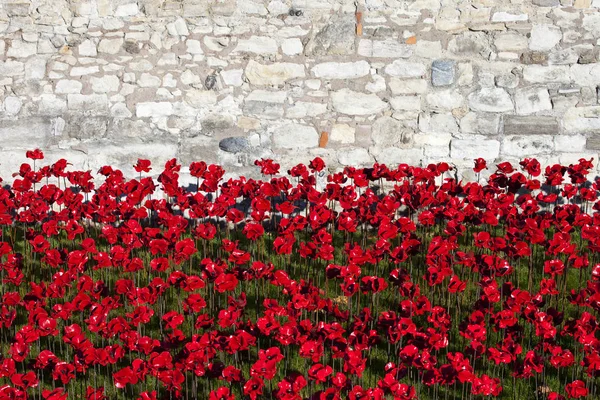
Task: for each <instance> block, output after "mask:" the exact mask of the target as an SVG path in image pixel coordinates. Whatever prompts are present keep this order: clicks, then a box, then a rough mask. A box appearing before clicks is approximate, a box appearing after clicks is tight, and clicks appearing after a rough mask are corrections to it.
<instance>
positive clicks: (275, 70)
mask: <svg viewBox="0 0 600 400" xmlns="http://www.w3.org/2000/svg"><path fill="white" fill-rule="evenodd" d="M245 75H246V78H248V80H249V81H250V83H251V84H253V85H273V86H278V85H283V84H284V83H285V82H286V81H288V80H290V79H295V78H303V77H305V76H306V73H305V71H304V66H303V65H302V64H292V63H275V64H266V65H264V64H259V63H257V62H255V61H254V60H250V61H249V62H248V65H247V66H246V70H245Z"/></svg>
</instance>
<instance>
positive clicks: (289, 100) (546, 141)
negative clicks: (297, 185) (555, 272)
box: [0, 0, 600, 179]
mask: <svg viewBox="0 0 600 400" xmlns="http://www.w3.org/2000/svg"><path fill="white" fill-rule="evenodd" d="M0 36H1V40H0V82H1V84H0V140H1V142H0V143H1V144H0V146H1V148H2V152H1V153H0V175H1V176H3V177H4V178H5V179H6V178H7V177H8V172H13V171H15V170H17V169H18V166H19V165H20V163H21V162H22V161H23V160H24V154H23V153H24V152H23V149H28V148H34V147H40V148H42V149H44V150H45V152H46V154H48V156H49V158H50V159H52V160H55V159H57V158H61V157H64V158H67V159H69V160H70V161H72V162H73V164H75V166H76V167H78V168H89V169H97V168H98V167H99V166H101V165H104V164H111V165H116V166H119V167H122V168H125V170H126V171H129V172H131V171H132V169H131V164H132V163H133V162H134V161H135V160H136V159H137V157H144V158H150V159H151V160H153V161H154V162H155V164H161V163H164V161H166V160H167V159H169V158H172V157H177V158H178V159H179V160H181V161H182V162H183V163H184V164H185V163H189V162H191V161H194V160H200V159H203V160H205V161H207V162H213V163H220V164H223V165H224V166H225V167H226V168H227V169H228V170H230V171H231V172H232V173H236V174H248V171H251V170H254V171H255V170H256V168H255V167H253V166H252V162H253V160H254V159H256V158H260V157H269V158H274V159H276V160H278V161H280V162H281V163H282V165H283V167H284V168H286V167H288V166H290V165H292V164H295V163H296V162H306V161H308V160H309V159H310V158H311V157H314V156H317V155H318V156H321V157H323V158H324V159H325V160H326V161H327V162H328V163H329V164H330V166H331V167H332V168H336V167H341V166H344V165H357V166H358V165H365V164H371V163H373V162H375V161H377V162H383V163H388V164H397V163H401V162H407V163H411V164H424V165H426V164H427V163H429V162H431V161H441V160H443V161H451V162H453V163H454V164H456V165H457V166H465V165H466V166H469V167H470V166H471V165H472V159H473V158H476V157H484V158H486V159H488V160H494V159H496V160H499V159H502V160H517V159H519V158H521V157H525V156H535V157H538V159H540V160H541V161H543V162H563V163H569V162H572V161H575V160H577V159H579V158H580V157H587V158H589V157H594V158H595V160H598V152H599V151H600V118H599V117H600V105H599V104H598V102H599V88H598V86H599V85H600V58H599V55H598V53H599V44H600V0H560V1H559V0H511V1H508V0H358V1H354V0H272V1H269V0H238V1H236V0H139V1H137V2H136V1H135V0H0ZM160 166H162V165H160ZM156 169H158V167H156V168H155V170H156Z"/></svg>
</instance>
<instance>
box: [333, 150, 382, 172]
mask: <svg viewBox="0 0 600 400" xmlns="http://www.w3.org/2000/svg"><path fill="white" fill-rule="evenodd" d="M338 161H339V163H340V164H342V165H349V166H353V167H354V166H356V167H364V166H372V165H373V162H374V159H373V157H372V156H371V155H370V154H369V152H368V151H367V149H363V148H356V149H342V150H340V151H339V152H338Z"/></svg>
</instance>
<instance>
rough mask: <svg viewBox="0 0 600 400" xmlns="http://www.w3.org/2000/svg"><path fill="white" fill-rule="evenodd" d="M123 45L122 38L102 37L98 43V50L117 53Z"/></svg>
mask: <svg viewBox="0 0 600 400" xmlns="http://www.w3.org/2000/svg"><path fill="white" fill-rule="evenodd" d="M122 46H123V39H102V40H101V41H100V43H98V52H99V53H107V54H117V53H118V52H119V51H120V50H121V47H122Z"/></svg>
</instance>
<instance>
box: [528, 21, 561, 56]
mask: <svg viewBox="0 0 600 400" xmlns="http://www.w3.org/2000/svg"><path fill="white" fill-rule="evenodd" d="M561 39H562V32H561V31H560V28H558V27H556V26H553V25H533V27H532V28H531V36H530V38H529V49H531V50H537V51H547V50H550V49H552V48H553V47H554V46H556V45H557V44H558V43H559V42H560V40H561Z"/></svg>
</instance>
